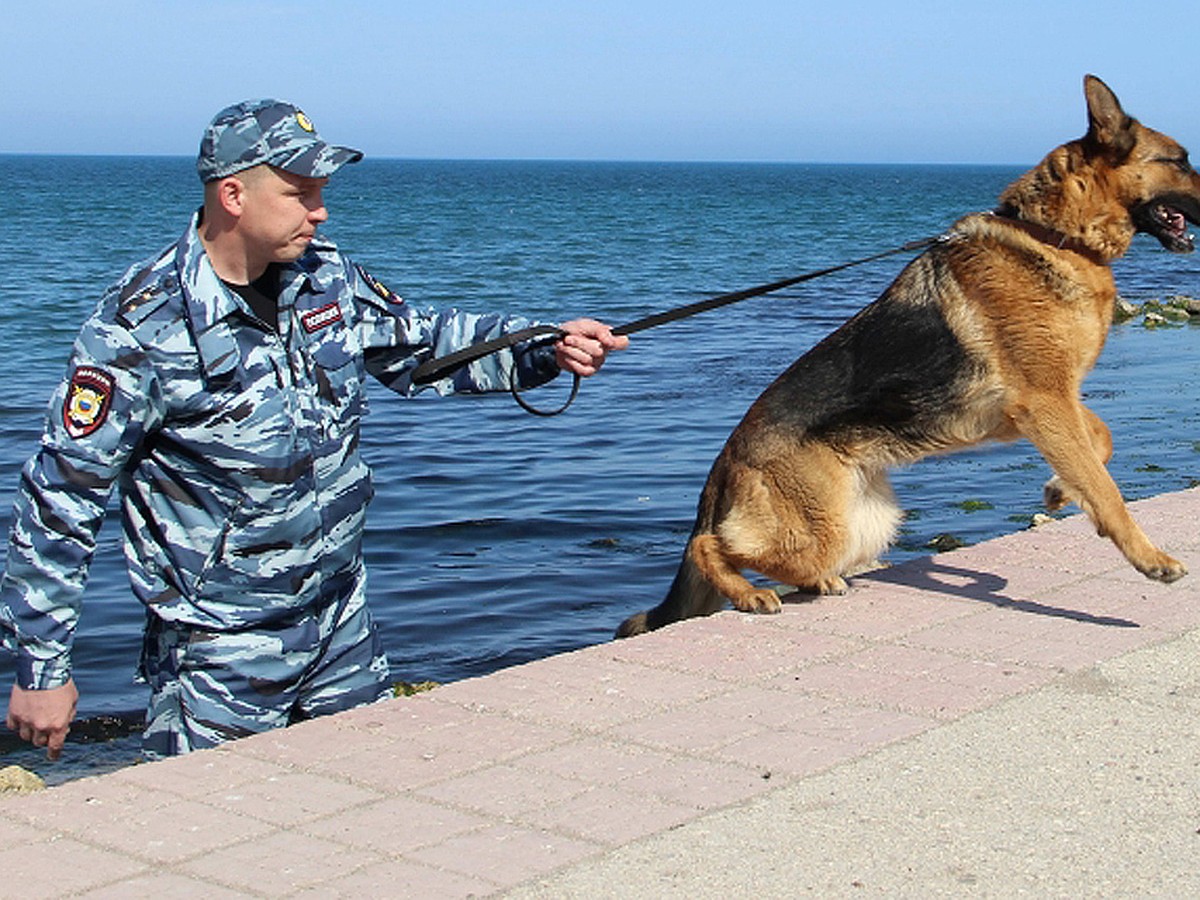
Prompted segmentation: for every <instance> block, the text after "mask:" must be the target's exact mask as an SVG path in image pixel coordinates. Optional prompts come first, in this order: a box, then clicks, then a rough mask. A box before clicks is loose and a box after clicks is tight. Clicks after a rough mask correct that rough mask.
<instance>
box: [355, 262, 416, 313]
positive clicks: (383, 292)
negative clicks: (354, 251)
mask: <svg viewBox="0 0 1200 900" xmlns="http://www.w3.org/2000/svg"><path fill="white" fill-rule="evenodd" d="M354 268H356V269H357V270H358V276H359V278H361V279H362V280H363V281H365V282H366V283H367V287H369V288H370V289H371V290H373V291H374V292H375V293H376V294H378V295H379V296H380V297H382V298H383V299H384V300H386V301H387V302H388V303H403V302H404V301H403V300H402V299H401V298H400V296H399V295H398V294H396V293H394V292H393V291H392V290H391V289H389V288H388V286H387V285H386V284H384V283H383V282H382V281H380V280H379V279H378V278H376V277H375V276H374V275H372V274H371V273H370V272H368V271H367V270H366V269H364V268H363V267H362V266H360V265H358V264H357V263H355V265H354Z"/></svg>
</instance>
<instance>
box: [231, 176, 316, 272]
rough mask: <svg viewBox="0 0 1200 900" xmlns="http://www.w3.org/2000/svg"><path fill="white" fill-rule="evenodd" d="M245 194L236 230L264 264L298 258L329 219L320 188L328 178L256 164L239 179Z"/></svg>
mask: <svg viewBox="0 0 1200 900" xmlns="http://www.w3.org/2000/svg"><path fill="white" fill-rule="evenodd" d="M239 181H241V182H242V186H243V189H244V191H245V195H244V198H243V206H242V215H241V217H240V219H239V222H238V230H239V231H240V232H241V233H242V236H243V238H244V239H245V241H246V243H247V246H248V247H250V248H252V250H253V252H254V255H255V256H257V257H259V258H260V259H261V260H262V261H263V262H264V263H271V262H277V263H287V262H291V261H292V260H295V259H299V258H300V256H301V255H302V254H303V253H304V251H305V250H306V249H307V248H308V245H309V242H310V241H312V239H313V235H314V234H315V233H316V230H317V226H318V225H320V224H321V223H322V222H324V221H325V220H326V219H328V218H329V212H328V210H326V209H325V201H324V200H323V199H322V197H321V190H322V188H324V187H325V185H326V184H327V183H328V182H329V179H328V178H306V177H304V176H303V175H293V174H292V173H291V172H285V171H283V170H282V169H275V168H272V167H271V166H258V167H256V168H255V169H253V170H250V171H249V172H247V173H246V174H245V175H244V176H243V177H240V178H239Z"/></svg>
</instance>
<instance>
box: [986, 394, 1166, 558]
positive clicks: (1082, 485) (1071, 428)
mask: <svg viewBox="0 0 1200 900" xmlns="http://www.w3.org/2000/svg"><path fill="white" fill-rule="evenodd" d="M1009 416H1010V417H1011V419H1012V421H1013V422H1014V423H1015V424H1016V426H1017V428H1018V429H1019V430H1020V431H1021V433H1022V434H1023V435H1025V437H1027V438H1029V440H1030V441H1032V442H1033V445H1034V446H1035V447H1037V449H1038V451H1039V452H1040V453H1041V454H1042V456H1043V457H1044V458H1045V460H1046V462H1048V463H1049V464H1050V467H1051V468H1052V469H1054V472H1055V475H1056V477H1057V478H1059V479H1060V480H1061V484H1062V485H1063V487H1064V488H1065V491H1064V493H1065V496H1066V497H1068V498H1070V499H1077V501H1078V502H1079V504H1080V506H1081V507H1083V510H1084V512H1086V513H1087V514H1088V516H1089V517H1090V518H1091V520H1092V522H1093V524H1094V525H1095V526H1096V530H1097V531H1098V532H1099V533H1100V534H1101V535H1107V536H1108V537H1109V538H1111V539H1112V542H1113V543H1114V544H1116V545H1117V549H1119V550H1120V551H1121V552H1122V553H1123V554H1125V558H1126V559H1128V560H1129V562H1130V563H1132V564H1133V566H1134V568H1136V569H1137V570H1138V571H1139V572H1141V573H1142V574H1143V575H1145V576H1146V577H1147V578H1154V579H1157V580H1158V581H1166V582H1171V581H1175V580H1176V579H1178V578H1182V577H1183V576H1184V575H1185V574H1187V568H1186V567H1185V566H1184V565H1183V563H1181V562H1179V560H1177V559H1174V558H1173V557H1171V556H1169V555H1168V554H1166V553H1164V552H1163V551H1162V550H1159V549H1158V548H1157V547H1156V546H1154V544H1152V543H1151V542H1150V539H1149V538H1148V537H1146V534H1145V532H1143V531H1142V529H1141V527H1140V526H1139V525H1138V524H1137V522H1135V521H1134V520H1133V517H1132V516H1131V515H1130V514H1129V510H1128V508H1127V507H1126V506H1125V501H1124V500H1123V499H1122V497H1121V492H1120V490H1119V489H1118V488H1117V485H1116V482H1114V481H1113V480H1112V476H1111V475H1110V474H1109V473H1108V469H1107V468H1106V467H1105V464H1104V460H1103V459H1102V458H1101V454H1103V455H1104V456H1105V457H1107V455H1108V454H1110V453H1111V450H1112V445H1111V437H1108V428H1107V426H1105V425H1104V424H1103V422H1100V420H1099V417H1098V416H1096V415H1095V413H1092V412H1091V411H1090V410H1088V409H1087V408H1086V407H1084V406H1083V404H1082V403H1079V402H1078V401H1075V400H1068V399H1064V398H1062V397H1057V396H1053V395H1048V394H1040V395H1032V396H1026V397H1025V398H1023V399H1022V401H1021V402H1020V403H1017V404H1015V405H1014V406H1013V408H1012V409H1010V410H1009ZM1097 426H1099V427H1097ZM1101 429H1102V431H1101ZM1106 445H1107V449H1106Z"/></svg>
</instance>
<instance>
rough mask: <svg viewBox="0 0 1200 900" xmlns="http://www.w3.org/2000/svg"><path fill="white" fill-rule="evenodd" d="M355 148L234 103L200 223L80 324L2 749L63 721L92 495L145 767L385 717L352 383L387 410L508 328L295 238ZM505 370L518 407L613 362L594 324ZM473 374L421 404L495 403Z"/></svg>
mask: <svg viewBox="0 0 1200 900" xmlns="http://www.w3.org/2000/svg"><path fill="white" fill-rule="evenodd" d="M360 158H361V154H360V153H359V152H358V151H356V150H350V149H348V148H345V147H335V146H332V145H329V144H327V143H325V142H324V141H323V140H321V139H320V138H319V136H318V135H317V133H316V131H315V130H314V128H313V125H312V123H311V122H310V121H309V120H308V118H307V117H306V116H305V115H304V114H303V113H302V112H301V111H300V110H298V109H296V108H295V107H293V106H291V105H290V104H286V103H281V102H278V101H251V102H246V103H241V104H237V105H235V106H232V107H229V108H228V109H226V110H223V111H222V112H221V113H219V114H218V115H217V117H216V118H215V119H214V120H213V121H212V123H211V124H210V125H209V127H208V128H207V130H206V131H205V134H204V137H203V140H202V142H201V146H200V154H199V158H198V161H197V168H198V171H199V174H200V177H201V180H202V181H203V182H204V184H205V202H204V207H203V209H202V210H201V211H200V212H199V213H197V215H196V217H195V218H194V220H193V221H192V223H191V225H190V226H189V228H188V229H187V231H186V232H185V233H184V234H183V236H182V237H181V238H180V239H179V240H178V241H177V242H176V243H175V244H173V245H172V246H171V247H169V248H167V249H166V251H164V252H163V253H161V254H159V255H158V256H156V257H154V258H153V259H150V260H149V261H147V262H145V263H143V264H140V265H137V266H134V267H133V268H132V269H130V270H129V272H128V273H127V274H126V275H125V276H124V277H123V278H122V279H121V280H120V281H119V282H118V283H117V284H116V285H114V286H113V287H112V288H111V289H110V290H109V291H108V292H107V293H106V294H105V295H104V297H103V298H102V300H101V301H100V304H99V306H98V308H97V310H96V312H95V313H94V314H93V315H92V317H91V318H90V319H89V320H88V321H87V322H86V324H85V325H84V326H83V330H82V332H81V333H80V335H79V338H78V339H77V341H76V343H75V346H74V350H73V353H72V357H71V360H70V363H69V366H68V370H67V377H66V379H65V381H64V383H63V384H62V386H61V387H60V388H59V390H58V391H57V393H56V394H55V396H54V398H53V400H52V401H51V408H50V414H49V418H48V422H47V425H46V431H45V435H44V437H43V441H42V446H41V449H40V451H39V452H38V453H37V454H36V455H35V456H34V457H33V458H32V459H31V460H30V461H29V463H28V464H27V465H26V466H25V469H24V471H23V474H22V479H21V485H20V490H19V493H18V498H17V502H16V509H15V515H14V525H13V529H12V535H11V541H10V546H9V552H8V562H7V566H6V568H5V572H4V577H3V580H2V581H0V633H2V636H3V640H4V645H5V646H6V647H7V648H8V649H10V650H12V651H13V652H14V653H15V654H16V669H17V672H16V682H15V684H14V686H13V690H12V695H11V698H10V702H9V708H8V717H7V720H8V726H9V727H10V728H12V729H13V730H14V731H16V732H18V733H19V734H20V735H21V737H22V738H24V739H26V740H30V741H32V742H33V743H34V744H36V745H38V746H47V747H48V748H49V752H50V754H51V757H52V758H53V757H57V755H58V753H59V751H60V750H61V748H62V744H63V740H64V738H65V736H66V733H67V730H68V727H69V724H70V721H71V719H72V718H73V716H74V711H75V703H76V700H77V698H78V693H77V691H76V688H75V685H74V682H73V681H72V679H71V667H70V650H71V644H72V638H73V634H74V631H75V626H76V621H77V619H78V616H79V612H80V606H81V597H82V591H83V585H84V581H85V578H86V574H87V568H88V564H89V562H90V560H91V557H92V553H93V551H94V549H95V544H96V534H97V531H98V529H99V527H100V523H101V521H102V519H103V516H104V508H105V505H106V502H107V499H108V497H109V495H110V493H111V490H112V488H113V486H114V485H117V486H118V489H119V495H120V498H121V513H122V521H123V524H124V538H125V555H126V558H127V562H128V567H129V572H130V580H131V583H132V586H133V590H134V593H135V594H136V596H137V598H138V599H139V600H140V601H141V602H142V603H143V604H144V605H145V607H146V622H147V624H146V631H145V642H144V649H143V654H142V662H141V674H142V675H143V676H144V678H145V679H146V681H147V682H148V684H149V686H150V690H151V697H150V705H149V710H148V716H147V727H146V733H145V741H144V746H145V751H146V753H147V755H148V756H151V757H155V756H163V755H168V754H174V753H181V752H186V751H188V750H192V749H195V748H198V747H207V746H212V745H214V744H217V743H219V742H221V741H224V740H228V739H231V738H235V737H239V736H242V735H247V734H251V733H254V732H259V731H263V730H266V729H268V728H274V727H278V726H282V725H286V724H288V723H289V722H292V721H296V720H297V719H301V718H308V717H311V716H315V715H320V714H325V713H330V712H334V711H337V710H342V709H347V708H350V707H352V706H356V705H359V704H362V703H368V702H372V701H374V700H377V699H380V698H382V697H385V696H387V695H388V692H389V682H388V668H387V660H386V658H385V656H384V654H383V651H382V649H381V647H380V642H379V638H378V636H377V634H376V630H375V627H374V624H373V623H372V621H371V616H370V613H369V611H368V609H367V606H366V603H365V573H364V569H363V559H362V547H361V543H362V534H363V517H364V514H365V512H366V507H367V503H368V501H369V500H370V498H371V493H372V491H371V481H370V474H369V472H368V469H367V466H366V465H365V463H364V462H363V460H362V458H361V457H360V455H359V450H358V445H359V422H360V419H361V416H362V415H363V413H364V412H365V409H364V407H365V396H364V379H365V376H366V374H367V373H370V374H371V375H373V376H375V377H376V378H378V379H380V380H381V381H382V382H383V383H384V384H385V385H387V386H388V387H389V388H391V389H392V390H394V391H397V392H398V393H401V394H408V393H411V392H412V390H413V389H414V387H413V385H412V382H411V380H410V374H411V372H412V369H413V368H415V366H416V364H417V363H418V362H420V361H421V360H422V359H424V358H428V357H429V356H430V355H442V354H444V353H447V352H450V351H452V350H455V349H458V348H460V347H462V346H465V345H467V344H470V343H473V342H476V341H479V340H485V339H489V338H492V337H495V336H496V335H498V334H501V333H505V332H508V331H512V330H515V329H518V328H522V327H524V326H525V325H526V324H528V323H527V322H525V321H524V320H522V319H516V318H505V317H502V316H498V315H473V314H468V313H463V312H456V311H453V310H451V311H447V312H442V313H436V312H434V311H431V310H418V309H414V308H412V307H411V306H409V305H407V304H406V303H404V301H402V300H401V299H400V298H399V297H397V296H396V295H395V294H393V293H392V292H391V291H389V290H388V289H387V288H386V287H384V286H383V285H382V284H380V283H379V282H378V281H376V280H375V279H373V278H372V277H371V276H370V275H368V274H367V273H366V272H365V271H364V270H363V269H362V268H361V267H359V266H356V265H354V264H353V263H351V262H350V260H348V259H347V258H346V257H345V256H343V255H342V254H341V253H340V252H338V250H337V248H336V247H335V246H334V245H333V244H331V243H329V242H328V241H326V240H324V239H323V238H322V237H320V236H319V235H317V233H316V229H317V227H318V226H319V225H320V224H321V223H323V222H324V221H325V220H326V218H327V217H328V214H327V212H326V210H325V206H324V202H323V200H322V188H323V186H324V185H325V183H326V182H327V180H328V177H329V176H330V175H331V174H333V172H335V171H336V170H337V169H338V168H339V167H341V166H342V165H344V164H346V163H349V162H355V161H357V160H358V159H360ZM562 329H563V331H564V332H565V333H566V334H565V337H563V338H562V339H561V340H560V341H559V342H558V343H557V344H556V345H554V346H546V347H539V348H535V349H533V350H532V351H531V352H529V353H527V354H524V355H519V356H518V362H517V365H518V368H517V378H518V382H519V384H520V385H521V386H522V387H533V386H536V385H538V384H541V383H543V382H545V381H548V380H549V379H551V378H553V377H554V376H555V375H556V374H557V373H558V371H559V370H560V368H561V369H567V370H568V371H571V372H574V373H576V374H581V375H590V374H592V373H593V372H594V371H595V370H596V369H597V368H599V366H600V364H601V363H602V362H603V360H604V357H605V355H606V353H607V352H608V351H609V350H612V349H616V348H619V347H622V346H624V344H625V342H626V341H625V339H624V338H615V337H613V335H612V334H611V332H610V331H609V329H608V328H606V327H605V326H603V325H601V324H600V323H598V322H595V321H592V320H589V319H581V320H577V321H575V322H569V323H567V324H566V325H564V326H562ZM512 364H513V356H512V354H511V353H510V352H508V351H505V352H504V353H503V354H500V355H497V356H493V357H490V358H485V359H483V360H481V361H479V362H476V363H472V364H471V365H470V366H469V367H467V368H464V369H461V370H459V371H458V372H457V373H456V374H455V375H454V376H453V377H452V378H448V379H446V380H444V381H442V382H440V383H439V384H437V385H436V387H437V388H438V390H439V391H440V392H442V393H448V392H451V391H487V390H495V389H503V388H505V387H506V386H507V375H506V373H507V370H508V368H509V366H510V365H512Z"/></svg>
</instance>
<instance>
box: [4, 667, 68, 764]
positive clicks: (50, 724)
mask: <svg viewBox="0 0 1200 900" xmlns="http://www.w3.org/2000/svg"><path fill="white" fill-rule="evenodd" d="M78 702H79V691H78V690H77V689H76V688H75V680H74V679H71V680H69V681H68V682H67V683H66V684H64V685H63V686H62V687H56V688H48V689H46V690H44V691H27V690H25V689H24V688H19V687H17V686H16V685H15V684H14V685H13V689H12V696H10V697H9V699H8V720H7V724H8V727H9V728H11V729H12V730H13V731H15V732H16V733H17V734H19V735H20V736H21V740H23V741H29V742H30V743H32V744H33V745H34V746H35V747H45V748H46V756H47V758H49V759H58V757H59V754H61V753H62V748H63V741H65V740H66V739H67V732H68V731H70V730H71V720H72V719H74V718H75V705H76V704H77V703H78Z"/></svg>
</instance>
